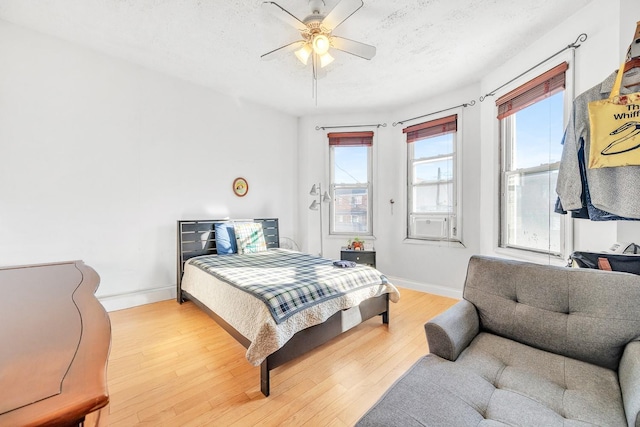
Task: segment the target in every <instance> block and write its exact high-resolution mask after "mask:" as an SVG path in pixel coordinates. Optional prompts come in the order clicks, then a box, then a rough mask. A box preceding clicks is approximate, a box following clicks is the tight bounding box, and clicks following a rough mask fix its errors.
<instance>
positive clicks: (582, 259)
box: [568, 251, 640, 275]
mask: <svg viewBox="0 0 640 427" xmlns="http://www.w3.org/2000/svg"><path fill="white" fill-rule="evenodd" d="M568 266H569V267H576V266H577V267H580V268H594V269H596V270H609V271H622V272H625V273H633V274H638V275H640V255H622V254H611V253H602V252H581V251H578V252H574V253H572V254H571V256H569V265H568Z"/></svg>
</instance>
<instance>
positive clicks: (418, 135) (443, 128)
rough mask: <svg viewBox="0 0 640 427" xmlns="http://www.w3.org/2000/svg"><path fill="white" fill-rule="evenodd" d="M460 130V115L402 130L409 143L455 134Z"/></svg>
mask: <svg viewBox="0 0 640 427" xmlns="http://www.w3.org/2000/svg"><path fill="white" fill-rule="evenodd" d="M457 130H458V115H457V114H454V115H452V116H447V117H442V118H441V119H436V120H431V121H428V122H424V123H419V124H417V125H413V126H408V127H406V128H404V129H402V132H404V133H406V134H407V142H408V143H411V142H415V141H417V140H419V139H425V138H431V137H434V136H440V135H445V134H447V133H453V132H456V131H457Z"/></svg>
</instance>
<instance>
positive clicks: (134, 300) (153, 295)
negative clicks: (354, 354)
mask: <svg viewBox="0 0 640 427" xmlns="http://www.w3.org/2000/svg"><path fill="white" fill-rule="evenodd" d="M387 277H388V279H389V281H390V282H391V283H393V284H394V285H396V286H399V287H402V288H409V289H413V290H416V291H420V292H426V293H428V294H434V295H440V296H444V297H449V298H457V299H462V290H457V289H452V288H448V287H446V286H440V285H433V284H429V283H419V282H414V281H411V280H407V279H402V278H400V277H391V276H387ZM175 298H176V287H175V286H165V287H162V288H153V289H146V290H143V291H137V292H130V293H126V294H120V295H108V296H104V297H100V296H99V297H98V300H99V301H100V303H102V306H103V307H104V308H105V310H107V311H116V310H124V309H125V308H131V307H136V306H139V305H144V304H151V303H154V302H159V301H166V300H170V299H175Z"/></svg>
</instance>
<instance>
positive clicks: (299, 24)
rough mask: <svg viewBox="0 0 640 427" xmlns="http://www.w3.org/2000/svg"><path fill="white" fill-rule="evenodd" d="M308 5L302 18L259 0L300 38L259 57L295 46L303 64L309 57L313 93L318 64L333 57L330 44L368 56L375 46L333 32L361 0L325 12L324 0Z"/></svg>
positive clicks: (344, 0)
mask: <svg viewBox="0 0 640 427" xmlns="http://www.w3.org/2000/svg"><path fill="white" fill-rule="evenodd" d="M309 6H310V7H311V14H310V15H308V16H307V17H306V18H304V19H302V20H301V19H298V18H297V17H296V16H295V15H293V14H292V13H291V12H289V11H288V10H286V9H285V8H283V7H282V6H280V5H279V4H278V3H276V2H273V1H265V2H263V3H262V7H263V8H265V9H267V10H269V12H271V13H272V14H273V15H275V16H276V17H278V18H279V19H281V20H282V21H284V22H286V23H288V24H290V25H291V26H293V27H294V28H296V29H297V30H298V31H299V32H300V36H301V39H299V40H296V41H294V42H291V43H289V44H286V45H284V46H280V47H279V48H277V49H274V50H272V51H269V52H267V53H265V54H263V55H261V56H260V57H261V58H265V57H266V56H268V55H272V54H274V53H276V52H279V51H290V50H295V55H296V57H297V58H298V59H299V60H300V62H302V63H303V64H304V65H307V64H308V62H309V59H310V58H311V63H312V66H313V81H314V94H313V95H314V97H315V95H316V92H317V90H316V84H317V83H316V82H317V70H318V66H319V67H320V68H323V67H325V66H327V65H329V64H330V63H331V62H333V60H334V58H333V57H332V56H331V54H330V53H329V51H330V50H331V48H333V49H337V50H340V51H343V52H346V53H349V54H351V55H355V56H358V57H360V58H364V59H367V60H369V59H371V58H373V57H374V56H375V54H376V48H375V46H371V45H368V44H365V43H361V42H357V41H355V40H350V39H347V38H344V37H339V36H336V35H334V34H333V31H334V30H335V29H336V28H338V26H340V24H342V23H343V22H344V21H346V20H347V19H348V18H349V17H350V16H351V15H353V14H354V13H356V12H357V11H358V10H359V9H360V8H361V7H362V6H364V3H363V2H362V0H341V1H340V2H338V4H336V5H335V7H334V8H333V9H332V10H331V11H330V12H329V13H327V14H326V15H325V14H324V13H323V11H322V9H323V7H324V6H325V3H324V0H309Z"/></svg>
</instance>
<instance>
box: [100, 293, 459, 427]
mask: <svg viewBox="0 0 640 427" xmlns="http://www.w3.org/2000/svg"><path fill="white" fill-rule="evenodd" d="M400 292H401V295H402V296H401V298H400V302H399V303H397V304H393V303H392V304H391V321H390V325H389V326H388V327H387V326H386V325H383V324H382V323H381V320H380V318H379V317H378V318H375V319H371V320H369V321H367V322H365V323H363V324H362V325H359V326H358V327H356V328H354V329H352V330H351V331H349V332H347V333H345V334H343V335H341V336H340V337H338V338H336V339H334V340H333V341H331V342H329V343H327V344H325V345H324V346H321V347H320V348H317V349H316V350H314V351H312V352H310V353H309V354H307V355H305V356H302V357H300V358H299V359H296V360H294V361H292V362H289V363H287V364H285V365H283V366H281V367H279V368H276V369H275V370H273V371H272V372H271V395H270V396H269V397H268V398H266V397H264V396H263V395H262V394H261V393H260V387H259V386H260V384H259V383H260V368H259V367H254V366H252V365H250V364H249V362H247V360H246V359H245V356H244V355H245V349H244V347H242V346H241V345H240V344H238V343H237V342H236V341H235V340H234V339H233V338H231V336H230V335H228V334H227V333H226V332H225V331H224V330H223V329H222V328H220V327H219V326H218V325H217V324H216V323H215V322H214V321H213V320H211V318H209V317H208V316H207V315H206V314H205V313H203V312H202V311H200V310H199V309H198V308H197V307H196V306H195V305H193V304H192V303H190V302H188V303H185V304H182V305H180V304H178V303H177V302H175V301H163V302H159V303H154V304H148V305H144V306H140V307H135V308H131V309H127V310H121V311H115V312H111V313H109V315H110V317H111V327H112V346H111V355H110V357H109V367H108V386H109V394H110V406H109V415H108V421H109V425H110V426H114V427H117V426H127V427H128V426H134V425H148V426H203V425H206V426H214V425H215V426H255V425H260V426H303V425H304V426H351V425H353V424H354V423H355V422H356V421H357V420H358V419H359V418H360V417H361V416H362V414H364V412H365V411H366V410H367V409H368V408H369V407H371V405H373V404H374V403H375V402H376V401H377V399H378V398H379V397H380V396H381V395H382V394H383V393H384V391H385V390H386V389H387V388H388V387H389V386H390V385H391V384H392V383H393V382H394V381H395V380H396V379H397V378H398V377H400V375H402V373H404V372H405V371H406V370H407V369H408V368H409V367H410V366H411V365H412V364H413V363H414V362H415V361H416V360H418V358H420V357H421V356H423V355H424V354H426V353H427V352H428V348H427V343H426V339H425V334H424V327H423V325H424V323H425V322H426V321H427V320H429V319H430V318H431V317H433V316H435V315H437V314H438V313H440V312H442V311H444V310H445V309H446V308H448V307H450V306H451V305H453V304H454V303H455V302H456V300H454V299H450V298H444V297H438V296H434V295H430V294H425V293H421V292H416V291H412V290H408V289H401V290H400Z"/></svg>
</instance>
